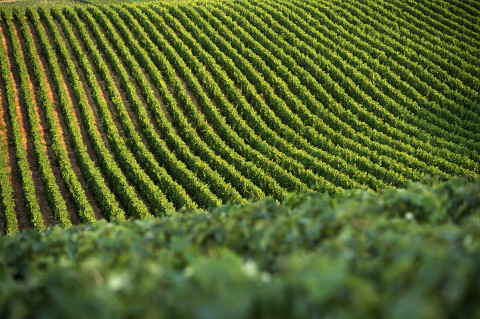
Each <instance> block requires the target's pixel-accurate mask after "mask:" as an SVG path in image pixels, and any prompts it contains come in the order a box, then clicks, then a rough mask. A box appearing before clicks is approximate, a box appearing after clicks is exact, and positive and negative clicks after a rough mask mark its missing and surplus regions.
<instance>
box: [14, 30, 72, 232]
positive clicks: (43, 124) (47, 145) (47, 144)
mask: <svg viewBox="0 0 480 319" xmlns="http://www.w3.org/2000/svg"><path fill="white" fill-rule="evenodd" d="M17 30H18V29H17ZM17 38H18V39H19V44H20V47H21V49H22V54H23V52H25V54H26V52H27V49H26V47H25V42H24V39H23V38H22V39H20V32H19V31H18V33H17ZM24 60H25V63H26V67H27V72H28V76H29V82H30V90H31V91H32V92H34V91H35V89H36V88H34V85H33V81H32V79H33V78H34V74H33V70H32V67H31V64H30V62H29V61H28V59H25V56H24ZM44 76H45V74H44ZM40 103H41V102H40V98H39V95H38V94H35V98H34V100H33V104H34V109H35V115H36V117H37V121H38V130H39V131H40V135H41V137H42V144H43V145H44V149H45V151H46V153H47V156H48V159H49V161H50V167H51V169H52V172H53V175H54V176H55V180H56V183H57V185H58V187H59V189H60V193H61V194H62V197H63V199H64V200H65V203H66V205H67V209H68V212H69V213H70V220H71V221H72V223H73V224H77V223H80V220H79V219H78V217H77V215H76V214H75V205H74V204H73V201H72V200H71V195H70V193H69V192H68V189H67V187H66V183H65V182H64V180H63V178H62V173H61V171H60V167H59V165H58V164H57V163H56V160H55V158H56V157H55V153H54V151H53V148H52V141H51V139H50V136H49V134H48V133H47V132H46V129H44V128H47V127H48V123H47V119H46V117H45V113H44V112H43V109H41V107H39V105H40Z"/></svg>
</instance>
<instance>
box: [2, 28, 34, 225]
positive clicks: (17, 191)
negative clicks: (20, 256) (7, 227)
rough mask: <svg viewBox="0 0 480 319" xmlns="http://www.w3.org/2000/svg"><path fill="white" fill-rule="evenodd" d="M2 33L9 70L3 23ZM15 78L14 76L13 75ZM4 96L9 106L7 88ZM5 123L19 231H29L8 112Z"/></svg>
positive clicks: (9, 56) (10, 62)
mask: <svg viewBox="0 0 480 319" xmlns="http://www.w3.org/2000/svg"><path fill="white" fill-rule="evenodd" d="M0 33H1V35H2V45H3V48H4V50H5V52H6V53H7V57H8V65H9V69H10V70H11V69H12V60H11V59H12V57H11V53H10V51H9V50H8V45H7V40H6V39H7V34H6V25H5V22H4V21H2V22H1V23H0ZM11 77H12V78H13V75H11ZM13 86H14V90H16V86H15V83H14V85H13ZM2 88H3V89H4V91H3V94H2V98H3V100H2V105H5V107H6V105H7V100H6V92H5V88H4V87H2ZM15 96H16V99H18V94H17V93H16V91H15ZM16 104H17V105H18V101H16ZM3 119H4V123H5V124H6V128H7V132H10V133H9V134H8V147H9V157H8V158H9V167H10V168H11V175H10V177H11V181H12V189H13V197H14V200H15V213H16V214H17V220H18V227H19V229H28V228H30V222H29V220H30V219H29V218H28V213H27V208H26V206H25V200H24V194H23V186H22V182H21V178H20V171H19V167H18V165H17V161H16V155H15V154H16V151H15V141H14V138H13V128H12V123H11V121H10V116H9V115H8V111H6V112H5V113H4V118H3Z"/></svg>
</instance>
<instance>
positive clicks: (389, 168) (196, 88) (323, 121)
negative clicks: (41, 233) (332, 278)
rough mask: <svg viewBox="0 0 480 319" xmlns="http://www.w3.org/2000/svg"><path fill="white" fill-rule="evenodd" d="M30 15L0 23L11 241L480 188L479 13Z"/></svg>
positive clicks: (194, 9) (133, 10)
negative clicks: (343, 198)
mask: <svg viewBox="0 0 480 319" xmlns="http://www.w3.org/2000/svg"><path fill="white" fill-rule="evenodd" d="M139 2H140V1H139ZM22 3H25V2H24V1H18V3H17V5H14V4H12V7H13V10H4V9H0V12H1V21H0V24H1V26H2V28H1V30H2V31H1V33H2V39H3V40H4V43H5V45H4V48H3V49H4V52H0V55H1V57H2V61H1V78H2V88H1V89H2V90H1V92H0V93H1V94H2V103H4V104H5V110H6V111H7V112H6V115H7V116H6V117H5V120H7V124H8V125H7V126H8V127H9V129H10V130H11V132H6V133H7V135H8V136H9V141H8V142H9V143H8V145H6V146H5V147H4V148H3V150H4V151H5V152H9V154H14V153H15V159H14V160H13V159H9V163H4V162H5V161H4V160H2V158H0V169H1V170H2V171H1V172H0V195H1V201H0V203H1V204H0V208H1V209H2V210H4V211H5V213H4V214H2V221H3V229H2V231H4V232H5V233H10V232H15V231H16V229H17V228H18V225H17V222H18V223H20V224H21V225H22V227H23V225H24V224H25V219H28V221H29V225H30V226H31V227H32V228H35V229H38V230H42V229H43V228H44V227H45V225H44V221H45V224H46V225H50V224H52V223H56V224H61V225H63V226H65V227H68V226H70V224H71V223H74V222H76V221H77V220H79V221H80V222H82V223H93V222H95V221H96V219H98V218H99V217H100V214H101V215H103V217H104V218H106V219H107V220H110V219H117V218H118V219H125V218H139V219H143V218H149V217H150V216H151V215H153V216H161V215H164V214H166V215H168V214H170V213H171V212H172V211H173V210H180V209H182V207H184V208H185V209H187V210H195V209H210V208H213V207H217V206H219V205H221V204H225V203H229V202H230V203H246V202H248V201H250V200H258V199H262V198H265V197H272V198H273V199H275V200H278V201H280V200H282V199H283V198H284V196H285V195H286V194H288V193H290V192H311V191H316V192H320V193H328V194H330V195H333V194H336V193H339V192H342V191H343V190H346V189H362V190H380V191H383V190H385V189H389V187H405V186H406V185H407V184H408V183H409V182H411V181H420V180H422V179H423V180H424V181H425V182H427V180H426V179H425V176H439V177H438V178H439V179H441V180H448V179H450V178H452V177H455V176H466V177H467V178H468V179H469V180H470V181H473V180H475V179H476V178H478V177H479V176H480V142H479V141H480V133H479V132H478V127H479V125H480V115H479V114H480V103H479V102H480V95H479V92H480V79H479V74H480V67H479V65H480V61H479V57H480V50H479V49H478V48H479V45H480V35H479V33H478V26H477V24H478V23H477V22H478V21H477V20H476V16H478V15H479V14H480V10H479V9H478V6H477V5H476V4H475V1H466V2H464V1H459V0H452V2H451V3H450V2H447V1H445V0H435V1H422V2H421V3H418V5H417V4H416V2H415V1H413V0H412V1H398V0H389V1H376V2H372V1H370V0H359V1H353V0H345V1H344V0H342V1H340V0H328V1H320V2H319V1H315V0H306V1H301V0H278V1H277V0H225V1H223V0H211V1H206V0H198V1H197V0H195V1H194V0H192V1H181V0H179V1H176V0H175V1H156V2H155V3H147V4H146V3H137V1H133V3H128V4H126V3H125V2H124V1H119V2H116V3H115V5H112V4H111V1H110V0H105V1H103V0H98V1H97V0H91V1H83V2H82V1H75V3H78V4H79V5H77V6H75V5H73V6H71V5H70V4H72V1H65V2H61V1H57V0H55V1H47V6H44V5H41V4H40V3H38V5H36V6H27V7H26V9H25V10H20V9H18V8H20V7H22ZM48 3H50V5H48ZM61 3H63V4H65V6H59V5H58V4H61ZM3 5H4V4H2V6H3ZM5 6H6V5H5ZM10 11H12V12H10ZM12 13H13V16H12ZM0 51H1V50H0ZM30 84H31V85H30ZM18 103H20V104H21V105H16V104H18ZM36 107H37V108H38V109H39V112H40V113H39V116H40V117H39V118H38V119H37V116H36V111H35V112H34V109H35V108H36ZM40 110H41V111H40ZM18 111H21V112H23V113H25V114H22V116H18V115H17V114H16V112H18ZM19 120H22V121H24V123H23V126H26V128H28V132H27V135H28V136H29V138H30V140H31V141H30V140H29V141H28V142H27V147H26V149H24V148H23V147H22V145H24V143H25V138H24V137H22V134H21V133H22V132H19V128H20V126H19V123H17V122H19ZM57 121H60V126H61V127H59V126H58V125H59V123H57ZM39 125H40V126H42V128H43V130H37V129H36V127H37V126H39ZM3 131H5V129H3ZM42 132H44V133H43V134H48V137H46V136H45V137H44V136H42ZM43 146H45V148H44V147H43ZM9 166H13V167H9ZM36 170H38V171H36ZM10 171H12V172H13V176H11V175H9V174H10ZM59 174H60V175H61V176H57V175H59ZM12 177H13V178H14V179H13V181H14V183H18V181H20V182H21V184H22V194H19V192H16V191H15V192H12V184H14V183H12ZM386 192H388V191H386ZM37 195H38V196H39V198H37ZM20 196H22V198H20ZM399 196H400V195H399ZM22 201H24V202H25V203H26V206H25V208H26V213H27V216H16V215H18V214H19V212H20V214H23V211H25V210H23V209H20V208H23V207H14V205H18V204H19V203H20V202H22ZM45 201H47V202H48V204H49V209H43V207H45V206H44V205H42V204H43V203H44V202H45ZM69 201H73V203H74V207H75V208H74V209H75V212H69V211H67V207H72V206H70V205H68V204H69ZM430 201H431V202H432V205H433V206H435V204H434V203H435V201H434V200H433V199H430ZM416 204H417V203H416V202H413V203H403V204H401V205H400V204H399V207H400V206H401V207H402V209H403V208H404V207H403V206H405V207H410V206H412V205H413V206H414V205H416ZM402 205H403V206H402ZM439 209H440V210H441V208H439ZM17 210H18V212H17ZM50 212H51V213H52V214H51V213H50ZM73 213H75V214H76V215H77V217H78V218H76V217H75V216H73ZM51 215H52V216H53V217H54V218H52V216H51ZM427 215H428V214H427ZM416 217H418V218H424V217H421V216H416ZM429 218H432V219H435V220H437V219H438V220H441V219H442V217H441V214H440V217H439V216H436V217H429ZM17 219H18V221H17ZM53 220H55V221H53Z"/></svg>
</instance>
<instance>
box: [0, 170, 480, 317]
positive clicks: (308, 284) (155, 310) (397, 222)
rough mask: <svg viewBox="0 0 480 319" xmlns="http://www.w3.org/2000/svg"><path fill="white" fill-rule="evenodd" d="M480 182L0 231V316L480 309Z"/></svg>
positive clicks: (423, 313) (445, 313)
mask: <svg viewBox="0 0 480 319" xmlns="http://www.w3.org/2000/svg"><path fill="white" fill-rule="evenodd" d="M479 234H480V184H479V183H476V184H470V183H466V182H465V180H463V179H455V180H453V181H450V182H448V183H446V184H434V185H433V186H429V185H425V184H410V185H409V186H408V187H407V188H406V189H397V190H395V189H390V190H386V191H384V192H372V191H365V190H351V191H345V192H342V193H339V194H338V195H336V196H333V197H331V196H329V195H326V194H316V193H301V194H292V195H289V196H287V197H286V198H285V199H284V200H283V201H282V203H278V202H276V201H274V200H272V199H265V200H262V201H258V202H254V203H249V204H229V205H226V206H223V207H219V208H216V209H214V210H211V211H208V212H183V213H178V214H175V215H172V216H168V217H167V216H166V217H161V218H156V219H152V220H145V221H140V220H136V221H115V222H112V223H107V222H104V221H102V222H98V223H95V224H91V225H87V226H77V227H73V228H70V229H68V230H65V229H61V228H58V227H55V228H52V229H48V230H47V231H45V232H42V233H37V232H32V231H28V232H22V233H19V234H17V235H14V236H10V237H5V238H2V240H1V241H0V282H1V284H0V315H1V316H2V318H10V317H11V318H13V317H26V316H27V317H28V316H35V317H38V318H48V317H52V316H55V317H62V318H82V317H85V318H87V317H91V316H95V317H101V318H118V317H135V318H312V317H313V318H324V317H329V318H405V317H408V316H410V317H413V318H474V317H476V316H478V315H480V307H479V306H478V302H477V301H478V300H477V297H478V295H479V294H480V285H479V283H478V280H477V278H478V277H479V275H480V273H479V271H480V236H479Z"/></svg>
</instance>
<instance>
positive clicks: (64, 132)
mask: <svg viewBox="0 0 480 319" xmlns="http://www.w3.org/2000/svg"><path fill="white" fill-rule="evenodd" d="M28 26H29V30H30V34H31V36H32V39H33V40H34V44H35V47H36V50H37V52H41V47H40V42H39V39H38V37H37V36H36V34H35V32H34V28H33V26H32V25H31V23H30V22H28ZM38 57H39V62H40V65H41V67H42V69H43V73H44V74H45V79H46V81H45V84H46V88H47V92H48V96H49V98H50V102H51V103H52V106H53V114H54V116H55V119H56V122H57V128H58V131H59V134H60V137H61V144H62V146H63V148H64V149H65V151H66V153H67V156H68V159H69V161H70V163H71V166H72V170H73V172H74V173H75V175H76V177H77V180H78V181H79V182H80V184H81V185H82V188H83V190H84V191H85V194H86V196H87V200H88V202H89V204H90V206H91V207H92V209H93V211H94V212H95V217H96V219H97V220H98V219H103V215H102V214H101V212H100V209H99V208H98V206H97V202H96V200H95V198H94V196H93V194H92V192H91V191H90V189H89V188H88V184H87V182H86V181H85V179H84V177H83V175H82V172H81V170H80V167H79V165H78V163H77V159H76V155H75V151H74V149H73V147H72V144H73V143H72V142H71V140H70V137H69V134H68V128H67V126H66V124H65V121H64V119H63V114H62V112H60V111H59V109H60V106H59V105H58V99H57V98H56V95H55V94H54V91H53V88H54V83H53V81H52V77H51V71H50V69H49V68H48V66H47V65H48V63H47V61H46V59H45V57H44V56H43V55H41V54H39V55H38ZM74 212H75V210H73V211H71V212H70V216H71V221H72V223H73V222H74V221H75V222H76V221H78V222H79V219H78V216H77V215H76V214H75V213H74Z"/></svg>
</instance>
